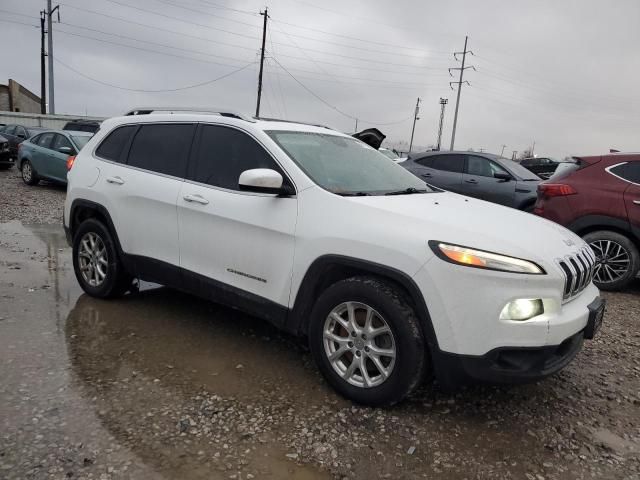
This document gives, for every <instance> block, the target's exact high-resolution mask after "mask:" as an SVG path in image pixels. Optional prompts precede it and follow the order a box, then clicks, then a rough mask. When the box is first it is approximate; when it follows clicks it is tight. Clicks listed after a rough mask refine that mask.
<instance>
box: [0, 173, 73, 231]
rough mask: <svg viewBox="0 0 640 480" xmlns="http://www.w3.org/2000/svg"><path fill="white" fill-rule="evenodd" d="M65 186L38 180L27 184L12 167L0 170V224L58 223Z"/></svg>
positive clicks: (60, 218) (60, 216) (59, 222)
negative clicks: (11, 222) (36, 183)
mask: <svg viewBox="0 0 640 480" xmlns="http://www.w3.org/2000/svg"><path fill="white" fill-rule="evenodd" d="M66 191H67V188H66V186H64V185H60V184H57V183H49V182H44V181H41V182H40V183H39V184H38V185H36V186H29V185H27V184H25V183H24V182H23V181H22V177H21V176H20V171H19V170H18V169H17V168H16V167H15V166H13V167H11V168H9V169H7V170H0V223H4V222H9V221H11V220H19V221H21V222H22V223H25V224H29V223H58V224H61V223H62V212H63V208H64V198H65V193H66Z"/></svg>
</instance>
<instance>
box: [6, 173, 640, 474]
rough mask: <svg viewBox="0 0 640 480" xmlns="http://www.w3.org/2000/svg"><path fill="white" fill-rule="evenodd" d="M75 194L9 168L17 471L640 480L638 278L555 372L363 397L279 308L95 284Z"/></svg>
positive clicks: (11, 468) (11, 411)
mask: <svg viewBox="0 0 640 480" xmlns="http://www.w3.org/2000/svg"><path fill="white" fill-rule="evenodd" d="M64 196H65V190H64V188H60V187H57V186H54V185H49V184H44V183H43V184H41V185H40V186H38V187H27V186H26V185H24V184H23V183H22V181H21V180H20V178H19V176H18V172H17V170H16V169H11V170H9V171H3V172H0V272H1V274H0V296H1V299H0V378H1V379H2V381H1V382H0V412H2V415H0V477H1V478H8V479H9V478H16V479H18V478H20V479H22V478H100V479H102V478H106V479H111V478H114V479H115V478H184V479H189V478H233V479H250V478H291V479H316V478H469V479H471V478H479V479H487V478H500V479H503V478H514V479H520V478H524V479H530V480H538V479H570V478H607V479H628V478H640V348H639V347H640V281H638V280H636V282H635V284H634V285H633V286H632V287H631V288H630V289H628V290H627V291H626V292H624V293H615V294H609V293H604V294H603V296H604V297H605V298H606V299H607V302H608V304H607V314H606V319H605V323H604V326H603V328H602V330H601V331H600V334H599V336H598V337H597V338H596V339H595V340H593V341H591V342H588V343H587V344H586V345H585V348H584V350H583V351H582V352H581V353H580V354H579V356H578V357H577V358H576V360H575V361H574V362H573V363H571V364H570V365H569V366H568V367H567V368H566V369H565V370H563V371H562V372H561V373H560V374H558V375H556V376H555V377H552V378H549V379H547V380H544V381H541V382H538V383H536V384H532V385H526V386H518V387H509V388H507V387H504V388H502V387H501V388H498V387H473V388H468V389H465V390H462V391H460V392H457V393H446V392H443V391H441V390H440V389H439V388H438V387H437V386H433V385H427V386H425V387H423V388H422V389H420V390H419V391H418V392H417V394H414V395H413V396H412V397H411V398H410V399H409V400H407V401H405V402H403V403H402V404H400V405H398V406H396V407H393V408H389V409H372V408H362V407H358V406H355V405H354V404H352V403H350V402H348V401H346V400H344V399H342V398H341V397H339V396H338V395H337V394H336V393H335V392H334V391H333V390H332V389H331V388H330V387H328V385H326V383H325V382H324V380H323V379H322V378H321V376H320V374H319V373H318V371H317V369H316V368H315V367H314V365H313V363H312V361H311V357H310V354H309V352H308V351H307V348H306V346H305V344H304V342H303V341H301V340H299V339H296V338H293V337H290V336H287V335H284V334H281V333H279V332H278V331H276V330H275V329H274V328H272V327H271V326H270V325H268V324H266V323H264V322H262V321H259V320H257V319H254V318H252V317H249V316H247V315H244V314H241V313H237V312H235V311H233V310H229V309H226V308H223V307H220V306H218V305H215V304H211V303H208V302H204V301H201V300H198V299H196V298H194V297H190V296H187V295H184V294H181V293H177V292H174V291H170V290H167V289H163V288H156V287H155V286H153V285H143V288H142V289H141V292H139V293H137V294H132V295H128V296H126V297H125V298H123V299H121V300H114V301H108V302H107V301H100V300H97V299H94V298H90V297H88V296H87V295H85V294H83V293H82V292H81V290H80V288H79V286H78V284H77V282H76V280H75V277H74V274H73V267H72V263H71V255H70V249H69V247H68V246H67V244H66V241H65V238H64V233H63V231H62V226H61V217H62V204H63V201H64Z"/></svg>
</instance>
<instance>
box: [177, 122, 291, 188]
mask: <svg viewBox="0 0 640 480" xmlns="http://www.w3.org/2000/svg"><path fill="white" fill-rule="evenodd" d="M193 159H194V162H193V163H194V164H193V165H192V166H191V168H190V172H189V178H190V179H191V180H195V181H196V182H200V183H206V184H208V185H212V186H214V187H222V188H227V189H229V190H238V179H239V178H240V174H241V173H242V172H244V171H245V170H250V169H252V168H270V169H272V170H275V171H277V172H280V174H282V176H283V178H285V179H286V177H285V175H284V174H283V172H282V169H281V168H280V167H279V166H278V165H277V164H276V162H275V161H274V160H273V158H271V156H270V155H269V154H268V153H267V152H266V151H265V149H264V148H262V146H261V145H260V144H258V142H256V141H255V140H254V139H253V138H251V137H250V136H249V135H247V134H246V133H243V132H241V131H239V130H236V129H235V128H229V127H222V126H216V125H203V126H202V128H201V130H200V139H199V142H198V144H197V147H196V151H195V152H194V156H193Z"/></svg>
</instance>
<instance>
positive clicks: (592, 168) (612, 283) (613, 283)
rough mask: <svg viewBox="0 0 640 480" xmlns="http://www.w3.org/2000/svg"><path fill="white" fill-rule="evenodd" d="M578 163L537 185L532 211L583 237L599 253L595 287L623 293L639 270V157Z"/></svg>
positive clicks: (609, 157) (626, 155) (615, 155)
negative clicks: (535, 200)
mask: <svg viewBox="0 0 640 480" xmlns="http://www.w3.org/2000/svg"><path fill="white" fill-rule="evenodd" d="M575 160H576V164H575V166H574V167H573V168H570V169H567V170H564V171H563V172H562V173H560V174H559V175H558V176H554V177H552V178H551V179H549V180H547V181H546V182H543V183H541V184H540V185H539V186H538V201H537V202H536V205H535V209H534V213H535V214H536V215H540V216H542V217H545V218H548V219H549V220H553V221H554V222H557V223H559V224H561V225H564V226H565V227H567V228H568V229H570V230H572V231H574V232H575V233H577V234H578V235H580V236H581V237H583V238H584V239H585V241H586V242H587V243H589V245H591V248H592V249H593V251H594V253H595V254H596V259H597V264H596V270H595V272H594V277H593V281H594V283H595V284H596V285H597V286H598V287H599V288H601V289H602V290H620V289H622V288H624V287H625V286H627V285H628V284H629V283H630V282H631V281H633V279H634V278H635V277H636V275H637V274H638V270H640V254H639V253H638V250H640V153H638V154H631V153H612V154H609V155H603V156H598V157H581V158H576V159H575Z"/></svg>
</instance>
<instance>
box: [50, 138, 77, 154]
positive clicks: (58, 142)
mask: <svg viewBox="0 0 640 480" xmlns="http://www.w3.org/2000/svg"><path fill="white" fill-rule="evenodd" d="M62 147H68V148H70V149H71V152H72V153H73V152H75V148H73V146H72V145H71V142H69V140H67V137H65V136H64V135H60V134H56V135H55V137H54V139H53V143H52V144H51V150H58V149H60V148H62Z"/></svg>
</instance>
